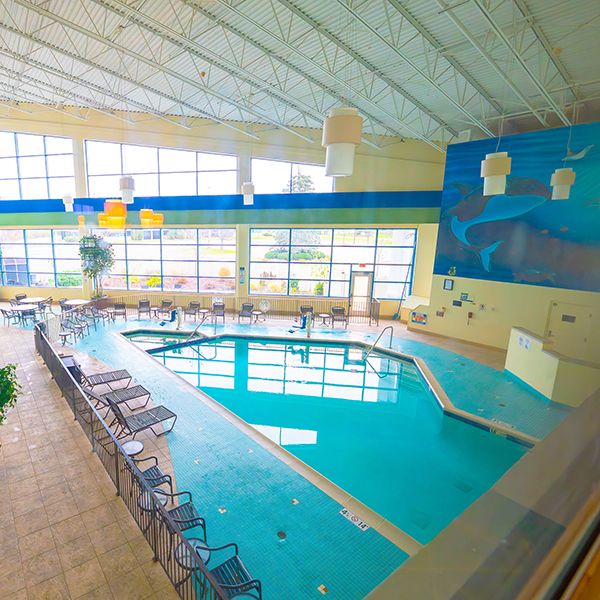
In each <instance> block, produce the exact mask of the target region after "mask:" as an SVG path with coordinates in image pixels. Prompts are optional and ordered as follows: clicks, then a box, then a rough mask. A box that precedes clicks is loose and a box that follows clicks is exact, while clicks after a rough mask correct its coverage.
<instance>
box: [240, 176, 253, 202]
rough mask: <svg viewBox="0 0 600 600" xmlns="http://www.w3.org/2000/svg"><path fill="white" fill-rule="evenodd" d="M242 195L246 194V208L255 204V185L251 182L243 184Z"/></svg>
mask: <svg viewBox="0 0 600 600" xmlns="http://www.w3.org/2000/svg"><path fill="white" fill-rule="evenodd" d="M242 194H244V206H252V205H253V204H254V184H253V183H252V182H251V181H246V182H245V183H242Z"/></svg>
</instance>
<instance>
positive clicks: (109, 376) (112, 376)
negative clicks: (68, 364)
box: [75, 361, 131, 392]
mask: <svg viewBox="0 0 600 600" xmlns="http://www.w3.org/2000/svg"><path fill="white" fill-rule="evenodd" d="M75 369H76V371H77V373H78V375H79V376H80V378H81V381H82V382H83V384H84V385H85V387H87V388H89V389H91V390H93V389H94V388H95V387H96V386H97V385H107V386H108V387H109V388H110V390H111V392H114V390H113V388H112V384H113V383H117V382H118V381H125V380H127V383H126V384H125V385H124V386H121V388H118V389H122V388H124V387H127V386H128V385H129V384H130V383H131V375H130V374H129V373H128V372H127V371H126V370H125V369H120V370H117V371H108V372H106V373H95V374H93V375H88V374H87V373H84V371H83V369H82V368H81V365H80V364H79V363H78V362H77V361H75Z"/></svg>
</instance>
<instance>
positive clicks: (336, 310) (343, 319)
mask: <svg viewBox="0 0 600 600" xmlns="http://www.w3.org/2000/svg"><path fill="white" fill-rule="evenodd" d="M336 321H338V322H340V323H345V324H346V329H348V317H347V316H346V309H345V308H344V307H343V306H333V307H332V308H331V328H332V329H333V328H334V327H335V322H336Z"/></svg>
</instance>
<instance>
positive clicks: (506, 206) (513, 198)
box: [443, 178, 552, 273]
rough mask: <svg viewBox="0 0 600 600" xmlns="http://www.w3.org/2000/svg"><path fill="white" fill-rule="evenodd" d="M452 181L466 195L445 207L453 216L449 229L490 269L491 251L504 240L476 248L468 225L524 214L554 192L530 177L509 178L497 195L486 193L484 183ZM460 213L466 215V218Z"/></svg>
mask: <svg viewBox="0 0 600 600" xmlns="http://www.w3.org/2000/svg"><path fill="white" fill-rule="evenodd" d="M452 185H454V187H455V188H456V189H457V190H458V191H459V192H460V193H461V195H462V197H463V199H462V201H461V202H459V203H458V204H457V205H456V206H455V207H453V208H451V209H449V210H447V211H445V212H444V215H443V216H450V217H451V219H450V231H451V232H452V234H453V235H454V237H455V238H456V239H457V240H458V241H459V242H460V243H461V244H464V245H465V246H466V247H467V248H468V249H469V250H471V251H473V252H475V254H477V256H479V258H480V260H481V264H482V265H483V268H484V269H485V270H486V271H487V272H488V273H489V272H490V260H491V255H492V253H493V252H494V251H495V250H496V248H498V246H500V244H502V242H503V241H504V240H497V241H494V242H492V243H491V244H490V245H489V246H486V247H483V248H477V247H475V246H473V245H472V244H471V243H470V242H469V240H468V239H467V233H468V231H469V229H470V228H471V227H473V226H474V225H479V224H480V223H492V222H494V221H504V220H505V219H512V218H513V217H518V216H520V215H524V214H525V213H528V212H529V211H531V210H533V209H534V208H537V207H538V206H542V205H543V204H545V203H546V202H548V201H549V200H550V198H551V196H552V194H551V192H550V190H549V189H548V188H547V187H546V186H545V185H544V184H543V183H541V182H539V181H537V180H535V179H529V178H513V179H507V186H506V190H505V193H504V194H498V195H496V196H484V195H483V185H480V186H477V187H475V188H471V187H470V186H468V185H465V184H462V183H459V184H456V185H455V184H452ZM459 217H463V220H462V221H461V219H460V218H459Z"/></svg>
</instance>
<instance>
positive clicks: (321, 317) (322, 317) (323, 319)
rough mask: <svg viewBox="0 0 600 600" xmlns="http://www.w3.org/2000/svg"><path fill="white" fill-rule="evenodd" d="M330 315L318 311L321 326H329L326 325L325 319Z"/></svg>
mask: <svg viewBox="0 0 600 600" xmlns="http://www.w3.org/2000/svg"><path fill="white" fill-rule="evenodd" d="M330 318H331V315H330V314H329V313H319V319H322V321H323V322H322V323H321V327H329V325H327V323H326V321H327V319H330Z"/></svg>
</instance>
